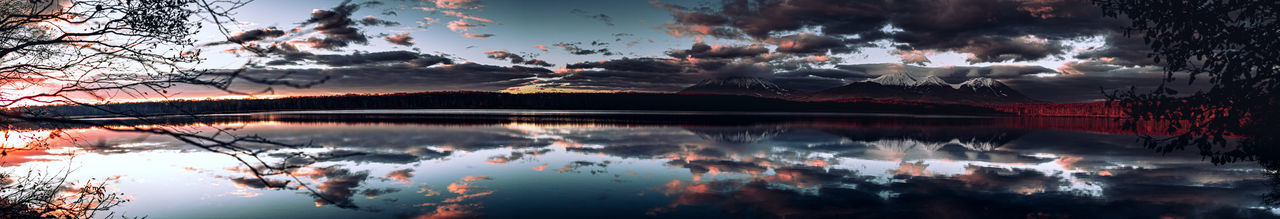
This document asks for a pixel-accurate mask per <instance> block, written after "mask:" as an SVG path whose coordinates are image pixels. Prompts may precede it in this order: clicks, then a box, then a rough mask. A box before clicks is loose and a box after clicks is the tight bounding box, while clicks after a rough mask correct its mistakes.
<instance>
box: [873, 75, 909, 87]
mask: <svg viewBox="0 0 1280 219" xmlns="http://www.w3.org/2000/svg"><path fill="white" fill-rule="evenodd" d="M867 82H871V83H877V84H881V85H886V86H912V85H915V84H916V79H915V78H914V77H911V75H908V74H906V73H893V74H886V75H881V76H880V77H876V78H874V79H871V80H867Z"/></svg>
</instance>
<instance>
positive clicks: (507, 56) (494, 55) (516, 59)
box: [484, 51, 555, 67]
mask: <svg viewBox="0 0 1280 219" xmlns="http://www.w3.org/2000/svg"><path fill="white" fill-rule="evenodd" d="M484 54H488V55H489V58H491V59H497V60H511V64H525V65H537V66H543V67H552V66H555V65H553V64H551V63H547V61H543V60H540V59H525V58H524V57H522V56H520V55H516V54H514V53H511V52H507V51H487V52H484Z"/></svg>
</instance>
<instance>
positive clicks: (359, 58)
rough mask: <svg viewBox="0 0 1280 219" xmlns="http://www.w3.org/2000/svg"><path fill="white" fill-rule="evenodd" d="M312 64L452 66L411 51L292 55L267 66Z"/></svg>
mask: <svg viewBox="0 0 1280 219" xmlns="http://www.w3.org/2000/svg"><path fill="white" fill-rule="evenodd" d="M304 61H305V62H313V63H315V64H319V65H326V66H332V67H351V66H368V65H387V64H399V65H408V66H418V67H426V66H432V65H436V64H452V63H453V60H450V59H449V58H445V57H443V56H438V55H431V54H421V53H417V52H412V51H404V50H399V51H385V52H353V53H351V54H320V55H317V54H310V53H303V54H293V55H292V57H290V56H286V57H285V58H284V59H281V60H275V61H273V62H268V63H267V64H268V65H272V64H276V65H294V64H300V63H297V62H304Z"/></svg>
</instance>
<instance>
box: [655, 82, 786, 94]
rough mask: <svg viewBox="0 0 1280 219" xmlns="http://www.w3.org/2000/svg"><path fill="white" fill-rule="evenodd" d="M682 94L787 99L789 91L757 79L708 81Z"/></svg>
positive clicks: (687, 89) (691, 87) (699, 83)
mask: <svg viewBox="0 0 1280 219" xmlns="http://www.w3.org/2000/svg"><path fill="white" fill-rule="evenodd" d="M679 93H682V94H724V95H745V96H758V97H787V96H790V95H792V92H791V91H790V90H787V89H786V88H782V86H778V84H774V83H773V82H770V81H768V80H765V79H763V78H758V77H731V78H717V79H708V80H703V81H702V82H698V84H695V85H693V86H690V87H688V88H685V89H684V90H681V91H680V92H679Z"/></svg>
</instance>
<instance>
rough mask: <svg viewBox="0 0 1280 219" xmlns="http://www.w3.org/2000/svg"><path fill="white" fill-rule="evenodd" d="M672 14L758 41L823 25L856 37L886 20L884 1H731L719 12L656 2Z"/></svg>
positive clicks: (689, 22) (683, 20) (680, 20)
mask: <svg viewBox="0 0 1280 219" xmlns="http://www.w3.org/2000/svg"><path fill="white" fill-rule="evenodd" d="M655 5H656V6H658V7H659V8H664V9H668V10H671V11H672V14H673V17H674V18H675V20H676V22H677V23H676V24H678V25H691V26H694V27H699V28H703V29H712V28H715V27H730V28H733V29H734V30H740V31H741V32H742V33H745V34H746V35H748V36H751V37H753V38H756V39H766V38H769V37H770V34H771V33H775V32H780V31H794V30H800V29H801V28H804V27H815V26H822V27H826V28H824V29H823V32H824V33H828V34H855V33H861V32H868V31H875V30H878V29H879V28H881V27H883V26H884V25H883V24H884V23H885V21H886V18H885V17H884V16H883V15H882V13H884V12H885V8H886V6H885V3H884V2H882V1H830V0H793V1H755V2H752V1H732V2H725V3H724V5H723V6H722V7H721V8H720V9H719V10H715V11H713V10H712V9H710V8H697V9H693V10H689V9H688V8H685V7H683V6H677V5H670V4H661V3H655Z"/></svg>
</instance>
